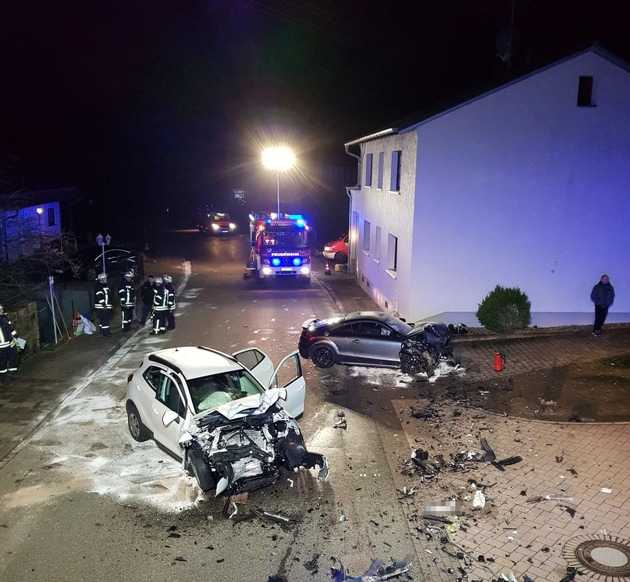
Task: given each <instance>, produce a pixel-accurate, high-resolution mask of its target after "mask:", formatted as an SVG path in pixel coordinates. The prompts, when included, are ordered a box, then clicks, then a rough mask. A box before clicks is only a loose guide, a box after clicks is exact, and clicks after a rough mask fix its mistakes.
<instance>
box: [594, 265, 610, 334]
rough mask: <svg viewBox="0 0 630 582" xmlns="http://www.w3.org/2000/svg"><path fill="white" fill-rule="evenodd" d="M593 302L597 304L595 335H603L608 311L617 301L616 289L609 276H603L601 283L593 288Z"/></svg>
mask: <svg viewBox="0 0 630 582" xmlns="http://www.w3.org/2000/svg"><path fill="white" fill-rule="evenodd" d="M591 301H592V302H593V303H594V304H595V322H594V323H593V335H601V334H602V327H603V326H604V322H605V321H606V316H607V315H608V309H609V308H610V306H611V305H612V304H613V302H614V301H615V288H614V287H613V286H612V285H611V283H610V279H609V278H608V275H602V276H601V278H600V280H599V283H597V285H595V287H593V290H592V291H591Z"/></svg>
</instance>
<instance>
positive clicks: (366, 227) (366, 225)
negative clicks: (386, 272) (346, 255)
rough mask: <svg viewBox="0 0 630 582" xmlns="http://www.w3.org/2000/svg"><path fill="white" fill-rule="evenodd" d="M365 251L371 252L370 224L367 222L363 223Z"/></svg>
mask: <svg viewBox="0 0 630 582" xmlns="http://www.w3.org/2000/svg"><path fill="white" fill-rule="evenodd" d="M363 250H364V251H365V252H366V253H368V252H370V223H369V222H368V221H367V220H364V221H363Z"/></svg>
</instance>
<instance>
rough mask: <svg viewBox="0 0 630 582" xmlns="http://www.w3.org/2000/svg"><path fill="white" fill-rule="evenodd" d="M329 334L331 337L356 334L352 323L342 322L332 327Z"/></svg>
mask: <svg viewBox="0 0 630 582" xmlns="http://www.w3.org/2000/svg"><path fill="white" fill-rule="evenodd" d="M330 335H331V336H333V337H354V336H356V335H357V334H356V330H355V324H354V323H344V324H343V325H340V326H338V327H336V328H335V329H333V330H332V331H331V332H330Z"/></svg>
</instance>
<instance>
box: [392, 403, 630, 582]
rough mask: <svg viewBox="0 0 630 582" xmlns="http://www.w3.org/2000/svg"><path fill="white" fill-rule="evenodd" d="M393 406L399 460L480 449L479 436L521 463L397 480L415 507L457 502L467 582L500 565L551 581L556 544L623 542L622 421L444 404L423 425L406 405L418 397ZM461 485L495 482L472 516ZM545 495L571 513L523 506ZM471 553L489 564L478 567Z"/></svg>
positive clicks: (626, 520)
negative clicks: (606, 537) (400, 433)
mask: <svg viewBox="0 0 630 582" xmlns="http://www.w3.org/2000/svg"><path fill="white" fill-rule="evenodd" d="M392 405H393V406H394V408H395V410H396V412H397V414H398V416H399V418H400V421H401V425H402V427H403V430H404V433H405V437H406V439H404V441H403V439H401V441H403V442H401V446H400V449H399V451H398V460H399V461H402V460H404V459H405V458H409V452H410V450H411V449H413V448H416V447H422V448H425V449H427V450H428V451H429V452H430V453H431V454H438V453H443V454H444V455H445V457H446V458H448V455H449V454H451V453H456V452H458V451H459V450H479V439H480V437H483V436H485V437H486V438H487V439H488V441H489V442H490V444H491V445H492V447H493V448H494V449H495V451H496V452H497V455H498V456H499V457H507V456H510V455H521V456H522V457H523V458H524V460H523V462H522V463H519V464H517V465H512V466H509V467H506V470H505V472H503V473H501V472H499V471H498V470H497V469H496V468H494V467H493V466H492V465H489V464H486V463H482V464H479V465H477V467H476V468H475V469H474V470H472V471H470V472H468V473H447V472H442V473H441V474H440V477H439V479H438V480H437V481H436V482H434V483H430V484H427V483H425V484H419V482H418V481H419V480H418V478H417V477H405V476H402V475H400V477H399V479H400V483H401V486H402V485H407V486H408V487H409V486H414V485H415V486H418V489H419V491H418V493H417V495H416V498H415V499H414V504H415V506H416V509H417V510H419V511H421V508H422V507H423V506H424V504H426V503H428V502H430V501H437V500H446V499H447V498H449V497H451V496H453V495H455V496H458V497H459V498H461V499H463V504H464V507H465V508H466V513H467V515H468V516H467V517H466V518H464V521H465V522H466V523H467V524H468V527H467V531H463V530H462V529H460V530H459V531H458V532H457V533H455V534H454V536H453V540H454V541H455V542H456V543H457V544H459V545H460V546H461V547H462V548H463V549H465V550H466V551H467V552H469V553H470V555H471V556H474V558H475V563H474V566H473V568H472V569H471V570H469V576H470V579H471V580H473V579H479V580H490V579H491V578H492V573H491V572H493V573H494V574H498V573H499V572H501V571H502V570H505V569H509V570H511V571H512V572H513V573H514V574H515V575H516V577H517V579H519V580H520V579H522V578H521V577H522V576H523V575H524V574H527V575H529V576H530V577H531V578H533V579H534V580H536V581H537V582H541V581H548V582H558V580H560V579H561V578H562V577H563V576H564V575H565V574H566V567H567V562H566V561H565V559H564V558H563V557H562V548H563V546H564V544H565V543H566V542H567V541H568V540H570V539H571V538H573V537H575V536H578V535H581V534H596V533H602V532H604V533H610V534H612V535H617V536H621V537H625V538H630V455H628V450H629V449H630V424H609V425H605V424H599V425H596V424H591V425H588V424H551V423H543V422H536V421H525V420H519V419H512V418H505V417H498V416H493V415H488V414H485V413H480V412H479V411H474V410H458V411H457V412H456V414H457V416H453V413H454V411H455V408H454V407H453V406H450V405H443V406H441V407H440V412H441V417H440V418H438V419H432V420H428V421H427V420H418V419H416V418H413V417H411V416H410V413H409V407H410V406H411V405H416V406H417V405H418V401H417V400H393V401H392ZM469 479H475V480H477V481H480V482H483V483H485V484H490V485H492V484H493V483H496V484H495V485H493V486H492V487H489V488H488V489H486V494H487V498H488V503H487V505H486V509H485V510H484V511H481V512H473V511H472V510H471V500H470V497H471V493H470V491H469V489H468V487H469V483H468V480H469ZM602 489H604V490H612V492H611V493H605V492H602ZM548 494H559V495H563V496H567V497H572V498H573V499H574V501H573V502H568V503H570V504H571V506H572V507H574V508H575V510H576V513H575V516H574V517H571V515H570V514H569V512H568V511H567V510H566V509H564V508H563V507H561V506H560V505H559V504H558V502H554V501H542V502H539V503H529V502H528V501H527V500H528V498H530V497H533V496H544V495H548ZM479 555H483V556H484V557H486V558H488V557H491V558H493V559H494V560H495V561H494V562H488V561H486V563H485V564H481V563H479V562H477V561H476V559H477V557H478V556H479ZM580 579H588V576H581V577H580Z"/></svg>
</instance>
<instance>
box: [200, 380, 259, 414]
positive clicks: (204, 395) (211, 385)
mask: <svg viewBox="0 0 630 582" xmlns="http://www.w3.org/2000/svg"><path fill="white" fill-rule="evenodd" d="M188 391H189V392H190V397H191V398H192V403H193V408H194V409H195V412H202V411H204V410H210V409H212V408H216V407H217V406H221V405H222V404H226V403H227V402H232V401H233V400H239V399H240V398H245V397H246V396H252V395H254V394H261V393H262V392H263V389H262V386H261V385H260V384H259V383H258V382H257V381H256V380H255V379H254V377H253V376H252V375H251V374H250V373H249V372H248V371H247V370H235V371H234V372H224V373H223V374H214V375H213V376H203V377H202V378H195V379H193V380H188Z"/></svg>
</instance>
